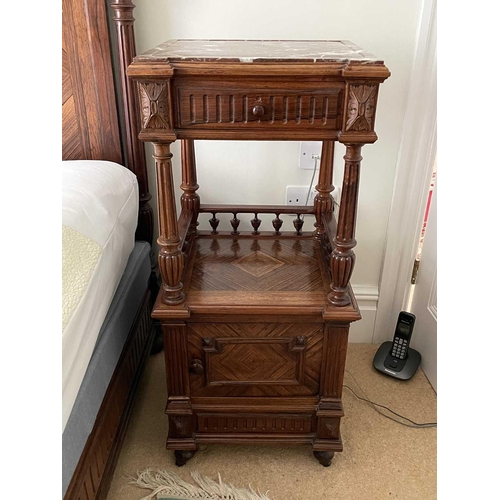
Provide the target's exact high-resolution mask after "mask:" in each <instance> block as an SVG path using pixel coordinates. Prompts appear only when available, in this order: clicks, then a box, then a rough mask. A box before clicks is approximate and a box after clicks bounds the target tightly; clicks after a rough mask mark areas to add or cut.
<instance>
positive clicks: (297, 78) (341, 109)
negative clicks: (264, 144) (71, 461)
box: [128, 40, 390, 466]
mask: <svg viewBox="0 0 500 500" xmlns="http://www.w3.org/2000/svg"><path fill="white" fill-rule="evenodd" d="M128 75H129V77H131V78H132V79H134V80H135V81H136V82H137V90H138V95H139V100H140V107H141V131H140V134H139V137H140V138H141V139H142V140H144V141H149V142H152V143H153V146H154V158H155V161H156V171H157V185H158V193H157V195H158V208H159V238H158V243H159V245H160V248H161V249H160V252H159V255H158V264H159V268H160V271H161V275H162V281H163V283H162V288H161V292H160V294H159V296H158V300H157V301H156V305H155V307H154V311H153V317H155V318H158V319H160V320H161V322H162V327H163V334H164V341H165V366H166V375H167V387H168V395H166V397H167V406H166V414H167V415H168V418H169V424H170V425H169V433H168V438H167V448H168V449H172V450H175V455H176V459H177V464H178V465H183V464H184V463H185V462H186V461H187V460H188V459H189V458H190V457H191V456H192V455H193V453H194V452H195V451H196V449H197V447H198V444H199V443H216V442H217V443H283V444H285V443H286V444H300V443H303V444H310V445H312V449H313V451H314V455H315V456H316V458H317V459H318V460H319V461H320V463H321V464H323V465H325V466H328V465H330V462H331V459H332V457H333V454H334V452H336V451H342V440H341V436H340V419H341V417H342V416H343V414H344V413H343V409H342V383H343V375H344V365H345V357H346V350H347V340H348V333H349V325H350V323H351V322H353V321H357V320H359V319H360V314H359V310H358V306H357V304H356V301H355V299H354V296H353V294H352V290H351V287H350V285H349V279H350V277H351V274H352V271H353V267H354V261H355V256H354V252H353V248H354V246H355V245H356V240H355V225H356V207H357V197H358V186H359V175H360V162H361V159H362V158H361V147H362V146H363V145H364V144H367V143H373V142H374V141H375V140H376V139H377V135H376V134H375V130H374V123H375V113H376V107H377V96H378V92H379V85H380V83H382V82H383V81H384V80H385V79H386V78H387V77H388V76H389V75H390V73H389V71H388V70H387V68H386V67H385V65H384V64H383V62H382V61H380V60H378V59H377V58H376V57H374V56H373V55H371V54H368V53H366V52H364V51H363V50H362V49H360V48H359V47H357V46H355V45H354V44H352V43H351V42H347V41H242V40H231V41H223V40H170V41H168V42H165V43H164V44H162V45H160V46H159V47H157V48H156V49H153V50H150V51H148V52H146V53H145V54H143V55H141V56H138V57H136V58H135V59H134V61H133V63H132V64H131V65H130V66H129V68H128ZM177 139H180V140H181V145H182V147H181V154H182V184H181V189H182V191H183V194H182V197H181V208H182V210H181V213H180V214H179V216H177V213H176V203H175V198H174V186H173V177H172V165H171V158H172V154H171V153H170V144H171V143H172V142H173V141H175V140H177ZM196 139H211V140H217V139H235V140H300V141H307V140H322V141H323V149H322V154H321V162H320V172H319V182H318V185H317V186H316V189H317V191H318V194H317V196H316V199H315V200H314V206H313V207H288V206H266V205H263V206H248V205H247V206H244V205H242V206H234V205H231V206H229V205H205V204H202V203H201V202H200V197H199V195H198V194H197V189H198V184H197V178H196V160H195V149H194V140H196ZM335 142H341V143H343V144H345V146H346V154H345V156H344V159H345V168H344V179H343V186H342V199H341V203H340V210H339V213H338V214H335V215H336V216H334V214H333V200H332V196H331V194H330V193H331V192H332V191H333V184H332V178H333V153H334V145H335ZM236 168H237V166H235V169H236ZM270 182H272V179H270ZM221 213H226V214H230V225H229V226H228V227H227V228H223V227H222V225H221V224H220V223H219V219H218V215H219V214H221ZM240 214H251V215H250V217H252V218H251V221H250V224H248V223H246V224H243V223H241V221H240V219H239V215H240ZM260 214H272V216H273V217H274V218H273V220H272V223H271V225H270V227H264V226H263V223H262V221H261V219H260V218H259V215H260ZM290 215H292V219H293V228H292V230H290V229H288V230H285V228H283V222H284V220H285V218H289V217H290ZM305 215H311V216H314V218H315V230H314V232H303V231H302V228H303V224H304V216H305ZM201 217H206V218H208V220H209V222H210V226H211V228H212V230H210V231H201V230H199V222H198V219H199V218H201ZM271 226H272V227H271ZM282 228H283V230H282Z"/></svg>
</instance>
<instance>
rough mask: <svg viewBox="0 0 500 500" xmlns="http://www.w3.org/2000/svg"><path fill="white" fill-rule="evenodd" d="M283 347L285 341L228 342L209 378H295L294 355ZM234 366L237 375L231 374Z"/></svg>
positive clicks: (251, 379)
mask: <svg viewBox="0 0 500 500" xmlns="http://www.w3.org/2000/svg"><path fill="white" fill-rule="evenodd" d="M270 342H272V339H270ZM285 349H286V345H285V344H273V343H269V344H264V345H263V344H261V345H256V344H252V343H245V344H239V345H228V346H226V347H224V350H223V352H222V353H221V354H220V355H219V356H218V358H216V359H214V360H213V363H212V367H213V371H214V378H213V379H212V380H211V381H212V382H215V381H217V380H240V381H249V382H250V381H255V380H262V381H263V380H267V381H269V380H279V379H289V380H294V379H295V368H296V355H295V354H293V353H291V354H290V353H289V354H288V355H287V354H286V353H285ZM235 365H236V366H238V377H237V378H236V377H235V376H234V375H233V374H232V369H233V368H234V366H235Z"/></svg>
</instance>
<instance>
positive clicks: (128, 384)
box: [64, 290, 154, 500]
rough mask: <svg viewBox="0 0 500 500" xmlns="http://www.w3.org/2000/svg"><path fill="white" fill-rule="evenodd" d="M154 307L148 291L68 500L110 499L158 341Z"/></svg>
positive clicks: (84, 452)
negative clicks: (148, 361) (145, 373)
mask: <svg viewBox="0 0 500 500" xmlns="http://www.w3.org/2000/svg"><path fill="white" fill-rule="evenodd" d="M151 307H152V300H151V292H150V291H149V290H148V291H147V292H146V294H145V296H144V299H143V302H142V305H141V308H140V310H139V313H138V314H137V317H136V319H135V321H134V326H133V327H132V330H131V332H130V334H129V336H128V339H127V342H126V343H125V346H124V348H123V352H122V354H121V356H120V360H119V361H118V364H117V366H116V369H115V371H114V373H113V377H112V379H111V382H110V383H109V387H108V390H107V391H106V395H105V397H104V400H103V402H102V404H101V407H100V409H99V413H98V414H97V418H96V422H95V424H94V428H93V429H92V432H91V434H90V436H89V438H88V440H87V444H86V445H85V448H84V450H83V453H82V455H81V457H80V461H79V462H78V465H77V467H76V470H75V473H74V474H73V477H72V479H71V483H70V484H69V487H68V490H67V491H66V495H65V496H64V500H73V499H74V500H94V499H104V498H106V495H107V493H108V490H109V486H110V484H111V478H112V476H113V472H114V470H115V467H116V462H117V460H118V455H119V453H120V449H121V446H122V443H123V439H124V437H125V433H126V430H127V425H128V422H129V419H130V413H131V410H132V404H133V401H134V396H135V392H136V389H137V386H138V383H139V380H140V377H141V374H142V370H143V368H144V364H145V362H146V358H147V356H148V355H149V353H150V351H151V345H152V342H153V338H154V335H153V332H154V329H153V320H152V319H151Z"/></svg>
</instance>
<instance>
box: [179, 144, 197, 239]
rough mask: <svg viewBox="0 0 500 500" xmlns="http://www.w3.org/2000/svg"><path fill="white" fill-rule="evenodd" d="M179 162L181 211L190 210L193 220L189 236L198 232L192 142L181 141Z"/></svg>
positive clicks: (194, 160) (194, 162)
mask: <svg viewBox="0 0 500 500" xmlns="http://www.w3.org/2000/svg"><path fill="white" fill-rule="evenodd" d="M181 162H182V184H181V189H182V190H183V191H184V193H183V194H182V196H181V207H182V209H183V210H184V209H186V210H192V211H193V218H192V219H191V225H190V226H189V235H190V236H191V235H194V234H196V233H197V232H198V230H197V229H196V227H197V226H198V213H199V211H200V197H199V195H198V194H197V193H196V190H197V189H198V188H199V186H198V183H197V179H196V158H195V154H194V141H193V140H191V139H184V140H182V141H181Z"/></svg>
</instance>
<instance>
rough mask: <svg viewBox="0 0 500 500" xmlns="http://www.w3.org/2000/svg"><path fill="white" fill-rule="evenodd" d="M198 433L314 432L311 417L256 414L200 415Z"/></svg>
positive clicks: (198, 416) (198, 417)
mask: <svg viewBox="0 0 500 500" xmlns="http://www.w3.org/2000/svg"><path fill="white" fill-rule="evenodd" d="M197 423H198V428H197V432H217V433H233V432H255V433H268V432H269V433H280V432H286V433H300V434H304V433H308V432H312V430H313V417H312V416H311V415H280V414H272V413H256V414H249V415H231V414H225V415H218V414H214V413H198V415H197Z"/></svg>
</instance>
